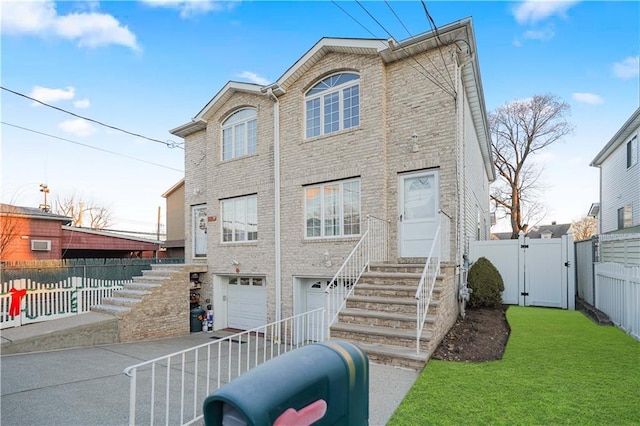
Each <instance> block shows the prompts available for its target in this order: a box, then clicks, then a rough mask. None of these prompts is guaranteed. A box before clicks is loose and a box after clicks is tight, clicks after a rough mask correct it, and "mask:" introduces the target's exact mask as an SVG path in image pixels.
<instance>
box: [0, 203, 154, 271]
mask: <svg viewBox="0 0 640 426" xmlns="http://www.w3.org/2000/svg"><path fill="white" fill-rule="evenodd" d="M0 219H1V222H0V228H1V230H2V236H1V237H0V238H1V240H0V241H1V242H2V245H1V246H0V247H1V248H2V250H1V253H0V260H3V261H14V260H48V259H77V258H124V257H148V258H151V257H155V255H156V252H157V251H158V248H159V244H158V242H157V241H152V240H145V239H141V238H136V237H131V236H128V235H123V234H116V233H113V232H109V231H98V230H92V229H87V228H77V227H73V226H68V224H70V223H71V222H72V218H70V217H66V216H61V215H58V214H54V213H48V212H44V211H42V210H40V209H39V208H33V207H20V206H12V205H8V204H0Z"/></svg>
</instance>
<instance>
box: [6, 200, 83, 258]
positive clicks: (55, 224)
mask: <svg viewBox="0 0 640 426" xmlns="http://www.w3.org/2000/svg"><path fill="white" fill-rule="evenodd" d="M0 220H1V223H0V234H1V235H0V260H5V261H7V260H48V259H62V251H63V241H62V240H63V236H62V225H67V224H69V223H71V221H72V218H70V217H66V216H61V215H58V214H54V213H48V212H44V211H42V210H40V209H38V208H34V207H21V206H14V205H10V204H0Z"/></svg>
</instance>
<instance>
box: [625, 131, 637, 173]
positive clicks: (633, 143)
mask: <svg viewBox="0 0 640 426" xmlns="http://www.w3.org/2000/svg"><path fill="white" fill-rule="evenodd" d="M637 162H638V137H637V136H634V137H633V139H631V140H630V141H629V142H627V169H628V168H629V167H632V166H635V165H636V163H637Z"/></svg>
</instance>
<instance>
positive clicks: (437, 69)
mask: <svg viewBox="0 0 640 426" xmlns="http://www.w3.org/2000/svg"><path fill="white" fill-rule="evenodd" d="M384 2H385V4H386V5H387V7H389V10H391V13H393V15H394V16H395V17H396V19H397V20H398V22H400V25H402V26H403V27H404V29H405V31H406V32H407V34H409V37H413V34H411V31H409V29H408V28H407V26H406V25H405V24H404V22H402V19H400V17H399V16H398V14H397V13H396V12H395V10H393V8H392V7H391V4H389V2H388V1H387V0H385V1H384ZM436 35H437V33H436ZM427 60H428V61H429V63H430V64H431V65H432V66H433V68H435V70H436V71H438V74H439V75H440V77H442V80H444V81H445V82H446V83H448V84H449V87H451V90H453V94H451V93H449V92H447V93H449V94H450V95H451V96H453V97H454V98H455V92H456V88H455V87H454V86H453V83H449V82H448V81H447V79H446V78H445V77H444V74H442V71H440V68H438V67H437V66H436V64H434V63H433V61H432V60H431V58H430V57H429V56H428V55H427ZM416 62H417V59H416ZM445 68H446V64H445ZM423 69H424V67H423ZM425 71H426V69H425ZM447 73H448V71H447ZM434 78H435V77H434ZM449 79H451V75H450V74H449Z"/></svg>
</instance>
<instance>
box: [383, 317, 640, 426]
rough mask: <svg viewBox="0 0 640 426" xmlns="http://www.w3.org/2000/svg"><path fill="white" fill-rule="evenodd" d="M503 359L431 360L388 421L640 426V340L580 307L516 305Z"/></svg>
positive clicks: (395, 422)
mask: <svg viewBox="0 0 640 426" xmlns="http://www.w3.org/2000/svg"><path fill="white" fill-rule="evenodd" d="M507 320H508V321H509V325H510V326H511V335H510V337H509V341H508V343H507V347H506V350H505V353H504V356H503V358H502V360H500V361H492V362H486V363H460V362H450V361H438V360H431V361H429V363H428V364H427V366H426V367H425V368H424V370H423V371H422V373H421V374H420V377H418V380H416V382H415V384H414V385H413V387H412V388H411V390H410V391H409V393H408V394H407V396H406V398H405V399H404V401H403V402H402V404H401V405H400V406H399V407H398V409H397V410H396V412H395V413H394V415H393V417H392V418H391V420H390V422H389V423H388V424H389V425H392V426H395V425H461V424H468V425H477V424H491V425H498V424H505V425H514V424H536V425H542V424H544V425H548V424H579V425H631V424H634V425H638V424H640V400H639V399H638V396H639V395H640V343H639V342H637V341H635V340H634V339H633V338H631V337H630V336H628V335H626V334H624V332H622V331H620V330H619V329H617V328H615V327H611V326H599V325H596V324H595V323H593V322H592V321H591V320H589V319H588V318H587V317H585V316H584V315H583V314H582V313H580V312H578V311H564V310H558V309H545V308H531V307H517V306H512V307H510V308H509V309H508V310H507Z"/></svg>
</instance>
